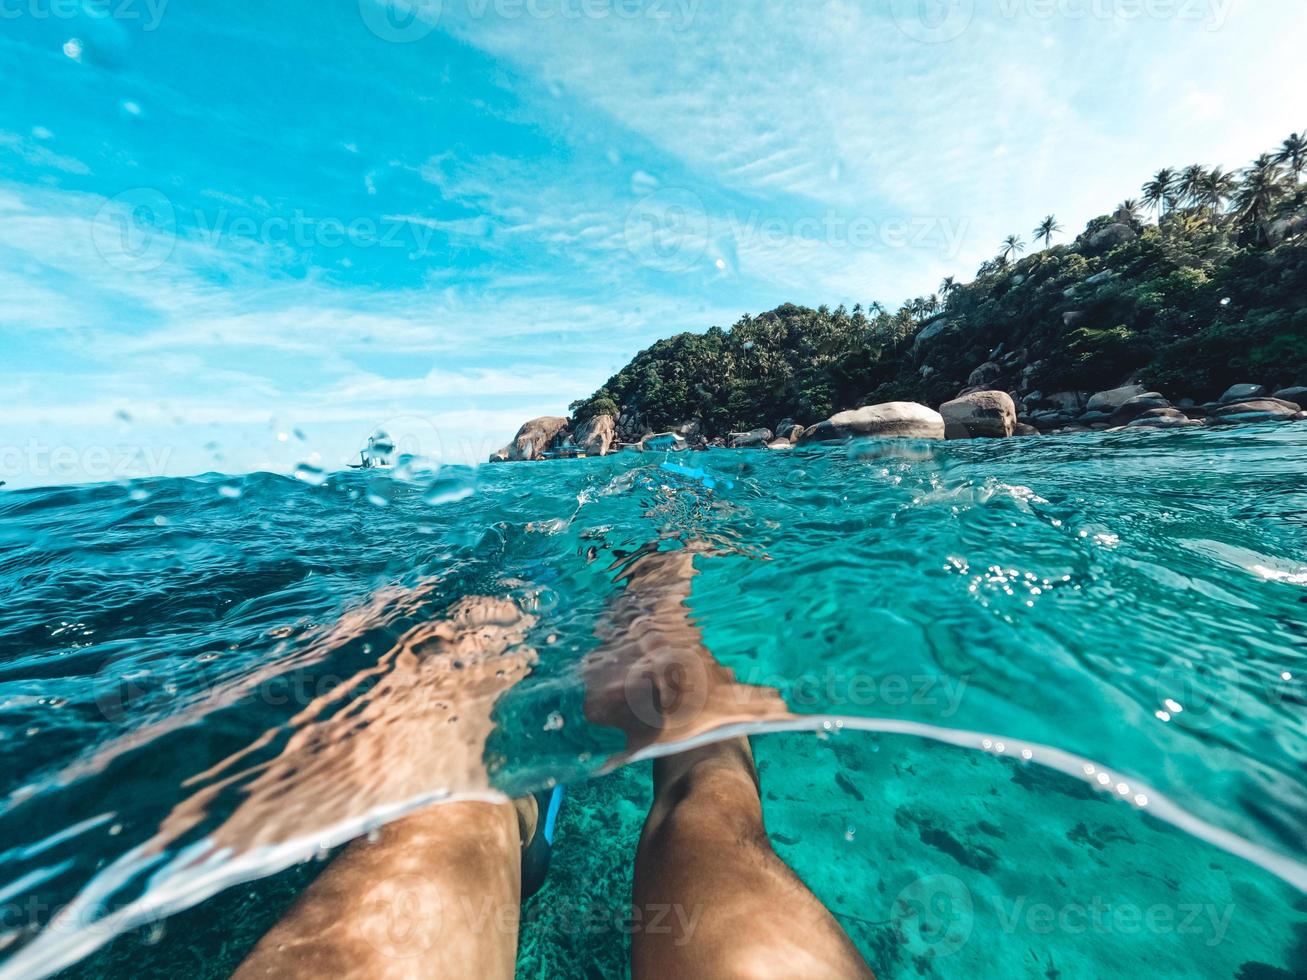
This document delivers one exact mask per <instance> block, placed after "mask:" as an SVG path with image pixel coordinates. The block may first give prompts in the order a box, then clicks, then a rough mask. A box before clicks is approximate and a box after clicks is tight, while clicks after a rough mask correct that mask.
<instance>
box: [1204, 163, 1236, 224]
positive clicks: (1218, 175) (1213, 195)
mask: <svg viewBox="0 0 1307 980" xmlns="http://www.w3.org/2000/svg"><path fill="white" fill-rule="evenodd" d="M1238 189H1239V178H1238V177H1236V176H1235V175H1234V174H1232V173H1230V172H1229V171H1228V170H1222V169H1221V168H1220V167H1213V168H1212V169H1211V170H1209V171H1207V173H1206V174H1205V175H1204V176H1203V182H1202V186H1201V191H1200V200H1201V201H1202V203H1203V204H1205V205H1207V206H1208V207H1209V208H1211V209H1212V212H1213V213H1214V214H1216V213H1220V212H1221V211H1222V210H1224V208H1225V202H1226V201H1228V200H1230V198H1232V197H1233V196H1234V192H1235V191H1237V190H1238Z"/></svg>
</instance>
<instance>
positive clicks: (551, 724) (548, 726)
mask: <svg viewBox="0 0 1307 980" xmlns="http://www.w3.org/2000/svg"><path fill="white" fill-rule="evenodd" d="M563 725H564V721H563V716H562V715H561V714H559V713H558V712H557V711H555V712H554V713H553V714H551V715H550V716H549V718H548V719H547V720H546V721H545V731H547V732H558V731H562V729H563Z"/></svg>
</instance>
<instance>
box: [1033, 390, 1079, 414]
mask: <svg viewBox="0 0 1307 980" xmlns="http://www.w3.org/2000/svg"><path fill="white" fill-rule="evenodd" d="M1044 402H1045V404H1047V405H1049V406H1050V407H1052V408H1055V409H1057V410H1058V411H1061V412H1083V411H1084V410H1085V408H1086V407H1087V406H1088V405H1089V392H1087V391H1055V392H1053V393H1052V394H1051V395H1049V396H1047V397H1046V398H1045V399H1044Z"/></svg>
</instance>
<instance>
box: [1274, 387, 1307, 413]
mask: <svg viewBox="0 0 1307 980" xmlns="http://www.w3.org/2000/svg"><path fill="white" fill-rule="evenodd" d="M1272 397H1273V398H1275V399H1277V400H1279V401H1282V402H1293V403H1294V404H1295V405H1297V406H1298V407H1299V408H1302V409H1307V388H1281V389H1280V390H1279V391H1277V392H1276V393H1275V394H1274V395H1273V396H1272Z"/></svg>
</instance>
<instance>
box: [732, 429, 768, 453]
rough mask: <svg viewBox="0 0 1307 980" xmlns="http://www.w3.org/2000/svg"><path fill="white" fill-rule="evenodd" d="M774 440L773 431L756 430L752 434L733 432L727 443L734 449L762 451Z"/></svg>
mask: <svg viewBox="0 0 1307 980" xmlns="http://www.w3.org/2000/svg"><path fill="white" fill-rule="evenodd" d="M774 438H775V435H774V434H773V433H772V430H771V429H754V430H753V431H752V432H732V433H731V434H730V436H729V437H728V438H727V443H728V444H729V445H730V447H731V448H732V449H760V448H762V447H763V446H765V445H767V443H769V442H771V441H772V440H773V439H774Z"/></svg>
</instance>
